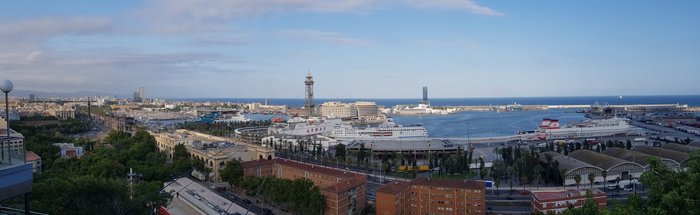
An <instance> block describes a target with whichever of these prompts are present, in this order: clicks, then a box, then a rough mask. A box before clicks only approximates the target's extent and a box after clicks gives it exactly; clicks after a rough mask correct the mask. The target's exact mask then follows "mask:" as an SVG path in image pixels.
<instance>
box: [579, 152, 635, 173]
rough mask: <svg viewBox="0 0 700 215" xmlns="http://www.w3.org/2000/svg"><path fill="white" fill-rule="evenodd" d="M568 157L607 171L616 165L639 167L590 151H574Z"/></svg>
mask: <svg viewBox="0 0 700 215" xmlns="http://www.w3.org/2000/svg"><path fill="white" fill-rule="evenodd" d="M569 156H570V157H572V158H575V159H577V160H580V161H583V162H586V163H588V164H591V165H593V166H597V167H599V168H601V169H604V170H608V171H609V170H610V169H612V168H613V167H616V166H618V165H621V164H625V163H631V164H635V165H637V166H640V165H639V164H637V163H632V162H630V161H627V160H623V159H620V158H616V157H612V156H609V155H606V154H602V153H597V152H594V151H590V150H576V151H574V152H571V153H569ZM640 168H642V167H641V166H640Z"/></svg>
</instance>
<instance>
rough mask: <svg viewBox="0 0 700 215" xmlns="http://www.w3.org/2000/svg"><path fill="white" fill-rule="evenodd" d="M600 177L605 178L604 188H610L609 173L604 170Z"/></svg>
mask: <svg viewBox="0 0 700 215" xmlns="http://www.w3.org/2000/svg"><path fill="white" fill-rule="evenodd" d="M600 175H602V176H603V187H608V185H607V184H608V171H607V170H603V171H602V172H600Z"/></svg>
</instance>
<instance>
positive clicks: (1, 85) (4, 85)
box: [0, 79, 14, 164]
mask: <svg viewBox="0 0 700 215" xmlns="http://www.w3.org/2000/svg"><path fill="white" fill-rule="evenodd" d="M12 88H14V85H12V81H9V80H7V79H5V80H3V81H2V82H0V90H2V92H5V121H6V122H7V140H6V141H10V111H9V109H10V108H9V100H8V99H7V94H8V93H10V91H12ZM1 147H2V152H1V153H2V160H5V141H2V146H1ZM7 153H8V155H7V156H8V157H7V158H8V159H7V160H8V163H9V164H12V158H10V157H9V156H10V155H9V153H10V150H9V149H8V150H7Z"/></svg>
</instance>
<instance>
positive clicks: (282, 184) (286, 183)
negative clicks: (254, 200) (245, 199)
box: [240, 176, 326, 214]
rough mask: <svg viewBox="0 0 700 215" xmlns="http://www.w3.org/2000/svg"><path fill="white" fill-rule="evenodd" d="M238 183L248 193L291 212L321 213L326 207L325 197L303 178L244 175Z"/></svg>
mask: <svg viewBox="0 0 700 215" xmlns="http://www.w3.org/2000/svg"><path fill="white" fill-rule="evenodd" d="M240 184H241V186H242V187H243V188H244V189H245V190H246V193H247V194H248V195H250V196H257V197H261V198H262V199H264V200H265V201H267V202H271V203H273V204H275V205H279V206H282V207H284V208H288V209H289V210H290V211H291V212H292V213H293V214H323V210H324V209H325V208H326V197H325V196H324V195H323V194H321V191H320V190H319V189H318V187H316V186H314V183H313V182H311V181H309V180H308V179H305V178H301V179H295V180H289V179H280V178H275V177H271V176H266V177H245V178H243V179H242V180H241V182H240Z"/></svg>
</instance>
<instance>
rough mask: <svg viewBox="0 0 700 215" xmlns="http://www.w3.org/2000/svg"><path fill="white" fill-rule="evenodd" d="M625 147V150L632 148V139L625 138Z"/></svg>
mask: <svg viewBox="0 0 700 215" xmlns="http://www.w3.org/2000/svg"><path fill="white" fill-rule="evenodd" d="M625 148H626V149H627V150H630V149H632V141H630V140H627V143H626V144H625Z"/></svg>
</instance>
